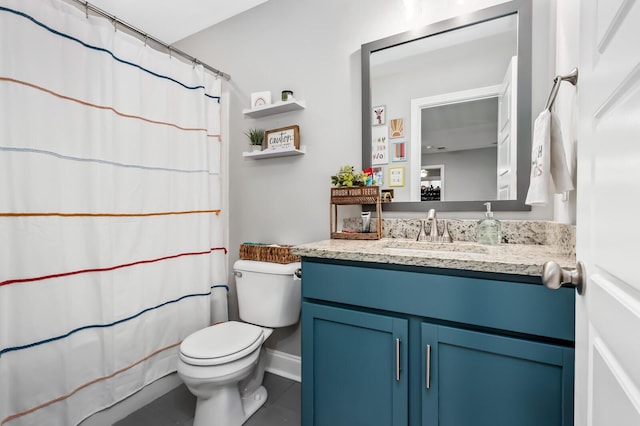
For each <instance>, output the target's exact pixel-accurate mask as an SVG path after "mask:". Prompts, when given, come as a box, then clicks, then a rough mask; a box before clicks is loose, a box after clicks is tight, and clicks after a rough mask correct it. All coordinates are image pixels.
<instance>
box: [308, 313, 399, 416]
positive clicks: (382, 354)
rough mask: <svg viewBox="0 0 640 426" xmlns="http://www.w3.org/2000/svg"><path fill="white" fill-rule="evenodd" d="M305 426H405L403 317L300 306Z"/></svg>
mask: <svg viewBox="0 0 640 426" xmlns="http://www.w3.org/2000/svg"><path fill="white" fill-rule="evenodd" d="M302 315H303V318H302V322H303V327H304V329H305V330H306V331H305V330H303V334H304V336H305V338H304V341H303V345H304V353H305V355H304V356H305V363H306V367H307V368H308V369H309V368H312V371H311V372H309V373H308V374H306V376H305V378H304V382H303V383H304V386H305V387H306V389H311V393H312V394H313V398H308V399H305V400H304V401H303V416H304V419H303V424H305V425H316V426H320V425H326V426H334V425H378V424H380V425H397V426H406V425H407V421H408V420H407V391H408V380H407V377H406V376H407V368H406V365H407V337H408V322H407V320H406V319H402V318H396V317H393V316H388V315H379V314H372V313H367V312H359V311H356V310H350V309H343V308H337V307H333V306H324V305H320V304H314V303H307V302H304V303H303V309H302Z"/></svg>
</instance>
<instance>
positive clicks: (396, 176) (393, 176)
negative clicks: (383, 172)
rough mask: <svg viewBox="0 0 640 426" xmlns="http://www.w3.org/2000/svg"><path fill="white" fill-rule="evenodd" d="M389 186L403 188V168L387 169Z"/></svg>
mask: <svg viewBox="0 0 640 426" xmlns="http://www.w3.org/2000/svg"><path fill="white" fill-rule="evenodd" d="M389 186H404V167H403V166H398V167H389Z"/></svg>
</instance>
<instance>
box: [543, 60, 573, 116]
mask: <svg viewBox="0 0 640 426" xmlns="http://www.w3.org/2000/svg"><path fill="white" fill-rule="evenodd" d="M563 81H568V82H569V83H571V84H573V85H574V86H576V85H577V84H578V68H574V69H573V70H572V71H571V72H570V73H569V74H567V75H558V76H556V78H554V79H553V87H552V88H551V93H550V94H549V99H548V100H547V106H545V107H544V109H548V110H549V111H551V107H552V106H553V103H554V102H555V101H556V96H558V90H559V89H560V83H562V82H563Z"/></svg>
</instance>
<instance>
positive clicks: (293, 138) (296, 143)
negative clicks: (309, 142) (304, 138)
mask: <svg viewBox="0 0 640 426" xmlns="http://www.w3.org/2000/svg"><path fill="white" fill-rule="evenodd" d="M264 141H265V145H266V146H265V149H294V148H295V149H300V127H299V126H298V125H295V126H288V127H281V128H279V129H273V130H266V131H265V132H264Z"/></svg>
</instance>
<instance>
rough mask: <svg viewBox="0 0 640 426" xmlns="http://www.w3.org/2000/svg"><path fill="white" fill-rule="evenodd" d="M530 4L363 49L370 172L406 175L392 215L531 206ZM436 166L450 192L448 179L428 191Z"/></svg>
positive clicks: (366, 153)
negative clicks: (488, 205)
mask: <svg viewBox="0 0 640 426" xmlns="http://www.w3.org/2000/svg"><path fill="white" fill-rule="evenodd" d="M525 5H526V6H527V7H526V8H525V7H524V6H525ZM529 7H530V5H529V3H528V1H526V0H523V1H513V2H509V3H506V4H504V5H500V6H495V7H492V8H489V9H485V10H482V11H478V12H475V13H474V14H470V15H468V16H465V17H458V18H456V19H454V20H450V21H444V22H442V23H438V24H434V25H431V26H429V27H426V28H425V29H424V30H423V31H422V34H418V33H420V32H419V31H418V32H413V33H403V34H399V35H397V36H392V37H389V38H388V39H383V40H378V41H377V42H372V43H368V44H366V45H363V51H362V64H363V167H368V166H370V165H373V166H374V167H376V168H377V169H378V170H380V173H381V174H382V175H383V176H385V175H387V174H388V169H389V167H394V168H396V167H404V174H405V185H404V186H402V187H394V190H395V196H394V200H393V203H392V205H388V206H385V210H400V211H401V210H407V211H414V210H418V211H420V210H423V209H425V211H426V209H427V207H428V208H436V209H440V210H460V211H462V210H473V209H479V210H481V207H480V206H481V205H482V202H484V201H487V200H500V201H498V202H497V203H494V204H496V207H497V209H498V210H527V209H529V208H528V207H526V206H524V195H525V194H524V192H526V190H525V188H526V186H525V185H528V174H529V168H528V167H529V161H528V159H527V158H526V154H528V151H529V146H530V140H529V139H530V123H531V115H530V114H531V113H530V93H531V77H530V75H531V70H530V56H531V39H530V35H529V36H528V37H526V34H527V33H528V32H529V33H530V10H529ZM524 9H526V10H524ZM416 34H418V36H416ZM365 72H366V74H365ZM365 83H368V84H367V86H366V87H365ZM519 96H520V97H523V98H524V99H519ZM365 97H366V98H365ZM527 102H528V103H529V105H528V106H527V105H526V103H527ZM365 105H366V108H367V109H364V108H365ZM523 105H524V108H522V106H523ZM374 109H376V110H378V112H379V111H380V109H382V110H383V111H382V115H381V116H380V115H379V114H378V115H376V116H375V118H374V116H373V114H377V113H376V112H375V111H374ZM520 126H521V127H522V128H520ZM398 129H400V130H399V131H398ZM385 141H386V143H385ZM399 147H401V151H398V149H399ZM384 149H388V155H387V156H386V157H384V156H383V155H382V154H381V151H384ZM398 152H405V154H404V155H400V156H399V155H397V153H398ZM523 153H525V154H524V155H523ZM376 155H377V156H378V157H377V158H376V157H375V156H376ZM436 165H441V166H443V167H442V169H443V170H446V185H447V188H446V189H447V190H446V193H445V191H444V187H443V185H442V184H443V183H444V180H443V178H444V173H442V175H441V176H440V177H441V179H440V184H441V186H440V188H439V191H436V189H437V187H436V186H433V184H432V181H431V180H429V185H425V182H424V177H425V176H424V175H425V173H429V172H430V171H431V170H430V167H433V166H436ZM383 181H384V179H383ZM434 182H435V180H434ZM432 186H433V188H431V187H432ZM384 188H385V185H383V189H384ZM427 192H428V193H429V194H428V195H427ZM436 193H438V194H437V195H436ZM436 201H437V202H438V203H437V205H433V206H431V205H429V206H427V204H431V203H433V202H436ZM503 201H504V202H503ZM407 202H415V204H418V206H417V207H416V206H412V204H414V203H407ZM420 202H422V204H424V205H423V206H422V207H420V205H421V204H420ZM469 202H472V203H469ZM476 205H477V206H478V207H476Z"/></svg>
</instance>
